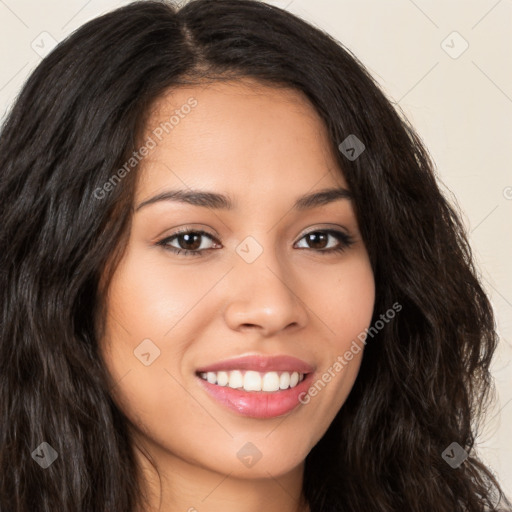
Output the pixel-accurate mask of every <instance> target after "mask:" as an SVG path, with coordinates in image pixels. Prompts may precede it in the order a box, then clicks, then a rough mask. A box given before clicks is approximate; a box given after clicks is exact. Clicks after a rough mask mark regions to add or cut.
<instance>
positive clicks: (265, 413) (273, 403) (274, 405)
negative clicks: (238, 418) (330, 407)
mask: <svg viewBox="0 0 512 512" xmlns="http://www.w3.org/2000/svg"><path fill="white" fill-rule="evenodd" d="M312 376H313V373H308V374H307V375H306V376H305V378H304V380H302V381H301V382H299V384H297V386H295V387H294V388H288V389H284V390H281V391H273V392H267V391H244V390H240V389H234V388H230V387H229V386H217V385H216V384H211V383H210V382H208V381H206V380H204V379H202V378H201V377H197V378H198V379H199V380H200V381H201V385H202V386H203V388H204V389H205V390H206V392H207V393H208V394H209V395H210V396H211V397H212V398H214V399H215V400H217V401H218V402H220V403H221V404H222V405H224V406H226V407H228V408H229V409H231V410H233V411H235V412H237V413H238V414H241V415H242V416H247V417H249V418H275V417H277V416H282V415H283V414H287V413H289V412H291V411H293V409H295V408H296V407H297V406H298V405H300V404H301V402H300V401H299V396H300V395H301V394H302V393H306V392H307V390H308V388H309V386H310V382H311V380H312Z"/></svg>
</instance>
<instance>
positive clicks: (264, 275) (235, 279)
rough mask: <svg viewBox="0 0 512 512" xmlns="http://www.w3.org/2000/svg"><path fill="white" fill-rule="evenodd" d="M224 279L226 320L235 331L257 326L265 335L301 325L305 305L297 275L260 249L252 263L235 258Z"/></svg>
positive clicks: (267, 252)
mask: <svg viewBox="0 0 512 512" xmlns="http://www.w3.org/2000/svg"><path fill="white" fill-rule="evenodd" d="M235 265H236V268H235V269H234V271H233V272H230V282H229V283H226V284H227V287H226V294H227V306H226V308H225V309H224V318H225V322H226V324H227V325H228V326H229V327H230V328H231V329H232V330H235V331H244V330H248V329H251V330H258V331H259V332H260V334H261V336H264V337H269V336H272V335H274V334H276V333H279V332H280V331H282V330H284V329H289V330H291V329H300V328H303V327H304V326H305V325H306V323H307V321H308V309H307V307H306V305H305V303H304V301H303V298H302V297H301V295H302V294H303V292H304V290H303V289H302V288H301V286H300V279H299V276H298V275H297V274H296V273H294V272H293V269H291V268H290V267H286V264H285V263H280V262H279V261H278V259H277V258H276V257H275V254H274V251H271V250H264V251H263V253H262V254H261V255H260V256H259V257H258V258H257V259H256V260H255V261H253V262H252V263H247V262H246V261H244V260H243V259H241V258H240V259H238V261H237V262H236V263H235Z"/></svg>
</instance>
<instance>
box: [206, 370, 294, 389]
mask: <svg viewBox="0 0 512 512" xmlns="http://www.w3.org/2000/svg"><path fill="white" fill-rule="evenodd" d="M199 376H200V377H201V378H202V379H204V380H207V381H208V382H209V383H210V384H216V385H217V386H229V387H230V388H233V389H239V388H243V389H244V390H245V391H266V392H274V391H279V390H283V389H288V388H294V387H295V386H296V385H297V384H298V383H299V382H301V381H302V380H304V374H302V373H299V372H292V373H291V374H290V372H282V373H280V372H266V373H259V372H255V371H245V372H242V371H240V370H232V371H229V372H225V371H220V372H208V373H200V374H199Z"/></svg>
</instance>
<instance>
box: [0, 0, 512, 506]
mask: <svg viewBox="0 0 512 512" xmlns="http://www.w3.org/2000/svg"><path fill="white" fill-rule="evenodd" d="M244 77H249V78H252V79H256V80H258V81H260V82H261V83H264V84H266V85H271V86H274V87H283V86H284V87H292V88H294V89H296V90H299V91H302V93H304V95H305V96H306V97H307V98H308V99H309V100H310V101H311V103H312V104H313V106H314V108H315V109H316V110H317V112H318V114H319V115H320V116H321V118H322V120H323V121H324V122H325V125H326V127H327V129H328V133H329V137H330V143H331V144H332V149H333V150H334V152H335V154H336V158H337V159H338V161H339V165H340V169H343V174H344V177H345V179H346V181H347V183H348V185H349V188H350V190H351V191H352V194H353V196H354V205H355V208H356V215H357V219H358V222H359V226H360V229H361V233H362V237H363V239H364V242H365V244H366V247H367V249H368V253H369V256H370V260H371V265H372V269H373V272H374V276H375V283H376V301H375V310H374V318H373V321H374V322H375V321H376V320H378V318H379V314H380V313H382V312H384V311H386V310H387V309H388V308H389V307H390V304H392V303H395V302H398V303H399V304H400V305H401V306H402V308H403V309H402V311H401V312H400V314H399V315H397V316H396V318H395V319H394V320H393V321H392V322H390V323H388V324H386V325H385V326H384V328H383V329H381V330H380V331H379V332H378V333H377V334H376V335H375V336H374V337H373V338H372V339H371V340H369V341H368V344H367V346H366V348H365V352H364V357H363V360H362V364H361V367H360V371H359V374H358V377H357V380H356V382H355V384H354V387H353V389H352V391H351V393H350V395H349V397H348V399H347V401H346V402H345V404H344V405H343V407H342V408H341V409H340V411H339V412H338V414H337V416H336V418H335V419H334V421H333V422H332V424H331V425H330V427H329V429H328V430H327V432H326V433H325V435H324V436H323V437H322V439H321V440H320V441H319V442H318V444H317V445H316V446H315V447H314V448H313V449H312V450H311V452H310V453H309V455H308V456H307V458H306V464H305V475H304V493H305V496H306V498H307V500H308V502H309V505H310V507H311V511H312V512H334V511H340V512H341V511H344V512H349V511H350V512H356V511H358V512H359V511H364V512H377V511H378V512H391V511H394V512H398V511H400V512H402V511H404V510H407V511H410V512H419V511H428V512H432V511H436V512H456V511H464V512H477V511H482V510H484V509H489V510H496V508H495V507H496V506H497V502H498V501H499V500H500V499H505V500H506V497H505V496H504V495H503V492H502V490H501V489H500V486H499V483H498V482H497V480H496V478H495V476H494V475H493V473H492V471H491V470H490V469H489V468H487V467H486V466H485V464H484V463H483V462H482V461H481V460H479V458H478V457H477V455H476V454H475V453H474V451H473V448H474V443H475V437H476V435H477V430H478V425H479V420H480V419H481V418H482V417H483V414H484V413H485V411H486V407H487V405H488V403H489V401H490V398H491V396H492V394H493V391H494V384H493V381H492V378H491V375H490V372H489V365H490V362H491V359H492V356H493V353H494V351H495V348H496V346H497V342H498V338H497V334H496V332H495V321H494V317H493V311H492V309H491V305H490V302H489V300H488V298H487V296H486V294H485V292H484V290H483V288H482V286H481V284H480V283H479V280H478V276H477V272H476V270H475V267H474V263H473V259H472V254H471V250H470V247H469V244H468V240H467V235H466V232H465V229H464V226H463V224H462V222H461V220H460V213H459V212H458V210H457V209H456V207H454V206H451V205H450V203H449V202H448V201H447V199H446V198H445V197H444V195H443V193H442V192H441V191H440V188H439V186H438V184H437V180H436V176H435V171H434V166H433V163H432V161H431V160H430V157H429V155H428V153H427V150H426V149H425V148H424V146H423V144H422V142H421V140H420V138H419V137H418V135H417V134H416V133H415V131H414V129H413V128H412V127H411V126H410V124H409V123H408V121H407V120H406V118H405V116H404V115H403V114H402V113H401V112H400V110H399V109H398V107H395V106H394V105H393V103H392V102H391V101H390V100H388V99H387V98H386V97H385V95H384V94H383V92H382V91H381V90H380V88H379V86H378V85H377V83H376V82H375V81H374V79H373V78H372V77H371V76H370V74H369V73H368V71H367V70H366V69H365V68H364V66H363V65H362V64H361V63H360V62H359V61H358V59H357V58H356V57H355V56H354V55H352V54H351V52H350V51H349V50H348V49H346V48H345V47H344V46H343V45H342V44H341V43H340V42H338V41H336V40H335V39H334V38H333V37H331V36H330V35H328V34H326V33H325V32H323V31H321V30H319V29H317V28H315V27H313V26H311V25H310V24H308V23H307V22H305V21H303V20H301V19H300V18H298V17H296V16H294V15H292V14H290V13H288V12H286V11H284V10H281V9H278V8H276V7H273V6H270V5H267V4H264V3H260V2H258V1H255V0H192V1H191V2H189V3H188V4H186V5H184V6H183V7H181V8H178V7H177V6H175V5H173V4H169V3H165V2H156V1H144V2H134V3H131V4H129V5H127V6H124V7H122V8H119V9H116V10H114V11H112V12H110V13H107V14H105V15H102V16H100V17H98V18H96V19H93V20H92V21H90V22H88V23H86V24H85V25H83V26H82V27H81V28H79V29H78V30H77V31H75V32H74V33H73V34H72V35H71V36H69V37H68V38H67V39H66V40H64V41H63V42H61V43H60V44H59V45H58V46H57V47H56V48H55V49H54V51H53V52H52V53H50V54H49V55H48V56H47V57H46V58H45V59H44V60H43V61H42V62H41V63H40V64H39V66H38V67H37V68H36V69H35V71H34V72H33V73H32V74H31V76H30V77H29V78H28V80H27V82H26V84H25V85H24V87H23V89H22V91H21V93H20V95H19V96H18V98H17V100H16V102H15V104H14V106H13V108H12V109H11V111H10V113H9V115H8V117H7V119H6V121H5V123H4V125H3V126H2V129H1V133H0V162H1V163H0V219H1V225H0V244H1V249H0V290H1V291H0V293H1V300H0V308H1V311H0V315H1V316H0V322H1V324H0V467H2V468H3V469H2V476H1V478H0V511H1V512H36V511H45V512H46V511H55V510H63V511H66V512H74V511H76V512H78V511H80V512H90V511H95V512H107V511H108V512H111V511H116V512H118V511H134V510H135V507H136V506H137V505H138V503H139V502H140V500H141V496H142V494H141V492H142V491H141V488H140V485H139V484H140V476H141V475H140V473H139V468H138V467H137V464H136V461H135V457H134V454H133V451H132V439H131V437H130V431H129V428H128V427H129V425H128V420H127V418H126V417H125V415H124V414H123V413H122V412H121V411H120V410H119V409H118V408H117V407H116V405H115V403H114V401H113V400H112V398H111V393H110V392H111V390H112V386H113V385H115V383H112V382H111V380H110V378H109V375H108V372H107V371H106V368H105V365H104V364H103V362H102V361H101V359H100V357H99V351H98V339H99V337H100V336H101V333H102V329H103V327H104V320H105V315H106V313H107V312H106V311H105V303H104V297H105V291H106V289H107V288H108V284H109V282H110V278H111V276H112V273H113V271H114V270H115V266H116V263H117V262H118V261H119V258H120V257H121V255H122V253H123V250H124V247H125V246H126V240H127V236H128V233H129V229H130V222H131V214H132V201H133V196H134V190H135V189H134V187H135V183H136V176H137V170H136V169H134V170H133V171H132V172H131V173H129V175H127V176H126V177H125V178H124V180H123V182H122V184H121V185H120V186H117V187H115V188H114V189H113V190H112V191H111V192H110V193H109V194H107V195H106V197H104V198H103V199H102V200H98V199H97V197H96V196H95V193H94V192H95V190H97V189H98V188H101V187H102V186H103V185H104V183H105V182H107V181H108V180H109V179H110V177H111V176H112V173H113V172H114V171H115V170H116V169H118V168H119V166H121V165H122V164H123V162H125V161H126V160H127V158H129V156H130V155H131V154H132V152H133V151H135V150H136V149H137V141H138V138H139V137H140V136H141V134H142V133H143V129H144V124H145V122H146V119H147V115H148V111H149V109H150V107H151V105H152V104H153V103H154V102H155V101H156V99H158V98H159V97H160V96H161V95H162V94H163V93H164V92H166V91H167V90H168V89H169V88H172V87H179V86H180V85H182V84H200V83H204V82H206V81H215V80H233V79H241V78H244ZM350 134H355V135H356V136H357V137H358V138H359V139H360V140H361V141H363V143H364V144H365V147H366V149H365V151H364V153H363V154H362V155H361V156H360V157H359V158H357V159H355V160H350V159H347V158H345V156H344V155H343V154H342V153H341V152H340V151H339V150H338V145H339V144H340V143H341V142H342V141H343V140H344V139H346V137H347V136H348V135H350ZM107 270H108V273H107V278H106V280H105V281H104V282H103V280H102V276H103V275H104V272H106V271H107ZM43 442H46V443H48V444H49V445H50V447H51V448H53V449H54V450H55V452H56V453H57V454H58V459H57V461H56V463H53V464H51V465H50V466H49V467H47V468H46V469H44V470H43V469H42V468H41V467H40V465H39V464H37V463H36V459H37V454H38V453H40V452H41V450H46V453H49V452H48V450H49V449H50V448H49V447H48V446H46V445H44V446H46V448H45V447H44V446H43V447H42V446H41V443H43ZM453 442H457V443H458V444H459V445H460V447H462V448H463V449H464V450H465V451H466V452H467V454H468V458H467V459H466V460H465V462H464V463H463V464H462V465H461V466H460V467H459V468H456V469H454V468H452V467H451V466H450V465H449V464H447V463H446V462H445V460H443V457H442V453H443V451H444V450H445V449H446V448H447V447H448V446H449V445H450V444H451V443H453ZM38 450H39V451H38ZM506 503H507V505H510V502H509V501H508V500H506Z"/></svg>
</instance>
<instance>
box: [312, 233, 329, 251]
mask: <svg viewBox="0 0 512 512" xmlns="http://www.w3.org/2000/svg"><path fill="white" fill-rule="evenodd" d="M309 236H310V237H311V238H310V240H309V241H310V242H313V244H315V243H316V244H318V241H319V239H320V238H322V239H323V240H322V241H323V242H325V241H326V240H327V235H326V233H310V234H309ZM324 247H325V243H324V244H322V243H320V246H318V245H315V246H314V247H313V248H314V249H322V248H324Z"/></svg>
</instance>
